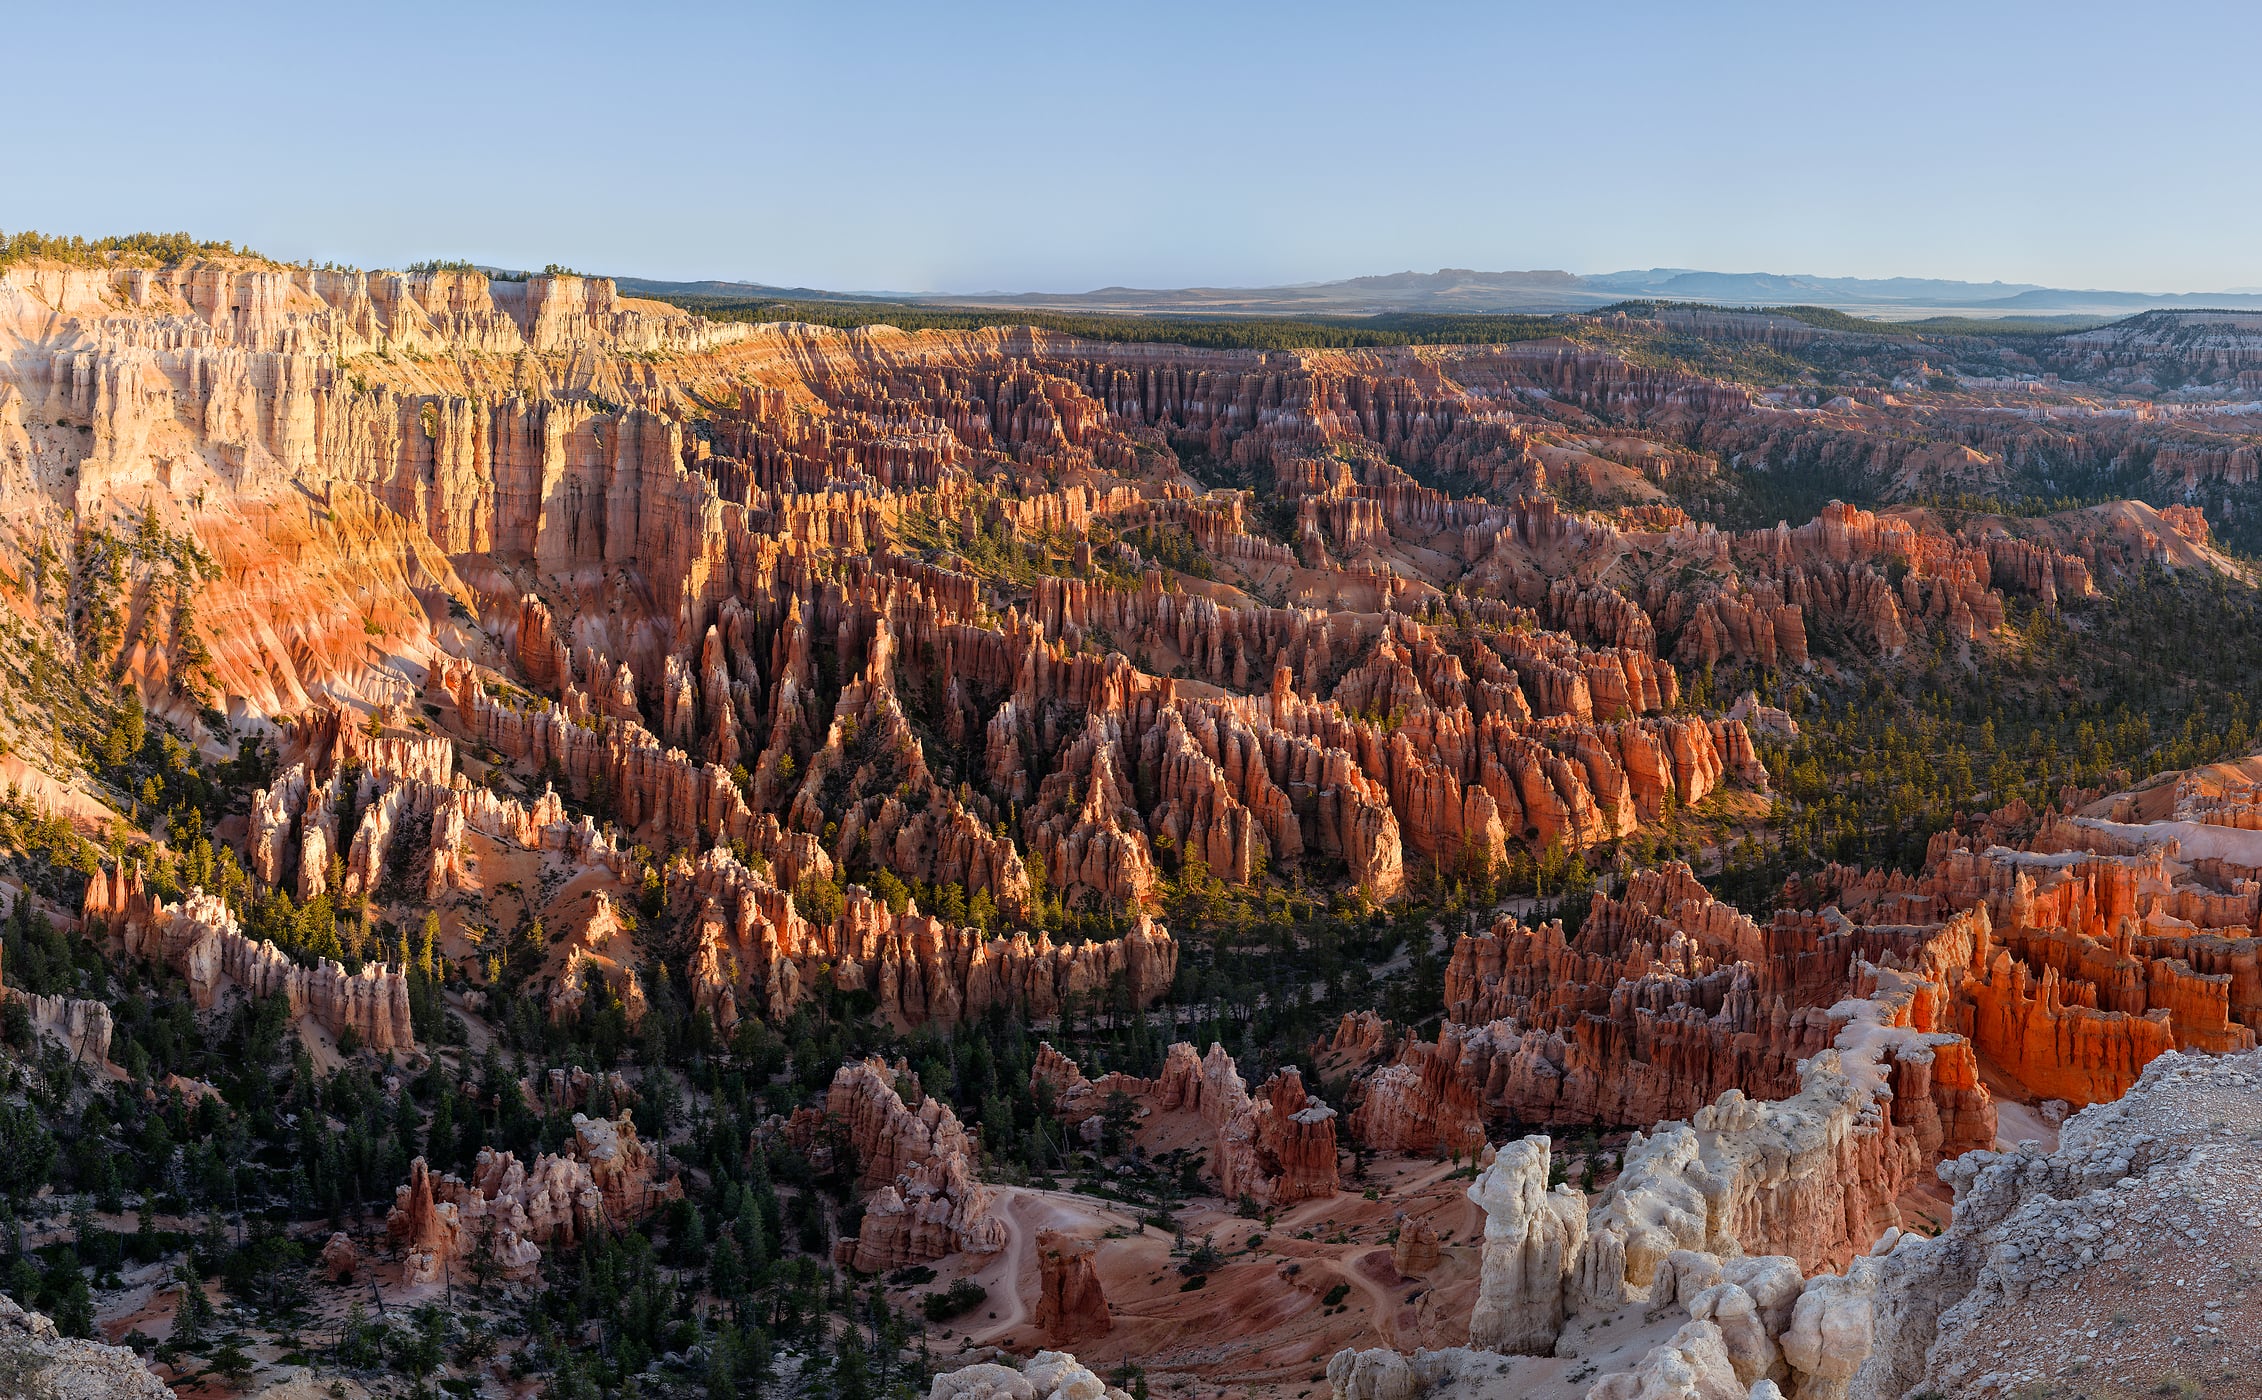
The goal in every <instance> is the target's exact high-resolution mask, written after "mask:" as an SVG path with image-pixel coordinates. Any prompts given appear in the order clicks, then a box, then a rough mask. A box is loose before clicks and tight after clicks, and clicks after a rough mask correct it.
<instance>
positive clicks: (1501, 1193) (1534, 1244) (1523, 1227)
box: [1469, 1136, 1587, 1356]
mask: <svg viewBox="0 0 2262 1400" xmlns="http://www.w3.org/2000/svg"><path fill="white" fill-rule="evenodd" d="M1547 1166H1548V1142H1547V1139H1546V1138H1544V1137H1537V1136H1534V1137H1527V1138H1524V1139H1522V1140H1521V1141H1518V1142H1511V1143H1508V1144H1507V1145H1505V1146H1503V1147H1502V1148H1501V1149H1500V1151H1499V1153H1498V1154H1497V1155H1496V1156H1495V1157H1494V1158H1493V1160H1492V1164H1491V1165H1490V1166H1488V1167H1486V1168H1485V1169H1484V1171H1483V1173H1481V1174H1480V1175H1479V1176H1478V1177H1477V1179H1476V1181H1475V1182H1474V1183H1473V1184H1472V1185H1471V1186H1470V1187H1469V1199H1470V1200H1472V1201H1474V1202H1476V1204H1477V1205H1478V1206H1479V1207H1481V1208H1482V1209H1483V1210H1484V1216H1485V1224H1484V1256H1483V1262H1484V1272H1483V1279H1482V1283H1481V1284H1480V1285H1479V1288H1478V1291H1477V1301H1476V1308H1475V1311H1474V1312H1472V1313H1471V1314H1470V1316H1469V1344H1470V1345H1471V1346H1475V1347H1482V1348H1484V1349H1485V1350H1488V1351H1505V1352H1527V1353H1531V1354H1533V1355H1541V1356H1544V1355H1546V1354H1547V1353H1549V1352H1551V1351H1553V1350H1554V1348H1555V1339H1556V1337H1557V1335H1558V1334H1560V1333H1561V1332H1562V1330H1563V1309H1564V1294H1565V1287H1566V1284H1567V1283H1568V1282H1569V1280H1570V1278H1571V1274H1572V1271H1573V1269H1575V1268H1576V1267H1578V1264H1579V1261H1580V1248H1581V1246H1582V1245H1583V1244H1584V1243H1585V1241H1586V1224H1587V1220H1586V1214H1587V1207H1586V1200H1585V1198H1584V1197H1583V1196H1581V1195H1580V1194H1579V1193H1578V1192H1577V1191H1576V1190H1574V1189H1573V1188H1571V1187H1569V1186H1558V1187H1556V1188H1555V1189H1554V1190H1552V1191H1550V1190H1549V1189H1548V1186H1547Z"/></svg>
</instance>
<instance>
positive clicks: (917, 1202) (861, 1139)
mask: <svg viewBox="0 0 2262 1400" xmlns="http://www.w3.org/2000/svg"><path fill="white" fill-rule="evenodd" d="M899 1085H900V1086H901V1088H900V1089H899V1087H898V1086H899ZM905 1092H908V1093H909V1094H910V1095H911V1097H912V1098H913V1099H914V1100H916V1101H917V1103H918V1107H917V1108H912V1107H910V1106H909V1105H907V1104H906V1103H905V1101H904V1098H903V1094H904V1093H905ZM825 1112H826V1114H827V1116H828V1117H830V1118H831V1119H832V1120H833V1121H835V1122H837V1123H839V1124H841V1125H842V1128H843V1130H844V1132H845V1133H846V1136H847V1139H848V1142H849V1145H850V1147H851V1148H852V1150H853V1151H854V1153H855V1159H856V1163H857V1167H858V1173H857V1180H858V1182H859V1184H861V1185H863V1186H865V1187H867V1188H875V1189H872V1194H871V1196H870V1197H868V1198H867V1199H866V1201H865V1204H864V1223H863V1226H862V1229H861V1230H860V1231H859V1233H858V1235H857V1237H856V1238H854V1239H844V1240H841V1241H840V1242H839V1243H838V1245H837V1246H836V1257H837V1261H838V1262H839V1263H841V1264H842V1265H844V1266H846V1267H848V1268H853V1269H856V1270H858V1271H859V1272H862V1273H881V1272H884V1271H886V1270H890V1269H899V1268H902V1267H904V1266H906V1265H909V1264H919V1263H924V1262H926V1261H928V1260H933V1259H940V1258H942V1257H944V1256H945V1255H949V1254H956V1253H960V1252H963V1251H973V1252H976V1253H983V1254H987V1253H993V1252H995V1251H997V1250H999V1249H1002V1248H1004V1247H1005V1242H1006V1230H1005V1222H1004V1221H1003V1220H1001V1219H999V1218H997V1217H995V1216H993V1215H991V1214H990V1207H991V1205H992V1204H993V1203H994V1202H995V1200H996V1197H997V1193H996V1192H995V1191H993V1190H991V1189H990V1188H989V1187H986V1186H984V1185H982V1184H981V1182H980V1181H979V1180H978V1179H976V1177H975V1175H974V1165H973V1164H974V1155H975V1153H974V1145H973V1141H972V1139H971V1138H969V1137H968V1136H967V1133H966V1130H965V1128H964V1127H963V1126H961V1125H960V1123H959V1121H958V1115H957V1114H955V1113H953V1112H951V1110H950V1106H949V1105H948V1104H945V1103H943V1102H942V1101H941V1100H940V1099H935V1098H929V1097H927V1096H925V1095H923V1094H921V1093H920V1092H919V1080H918V1077H917V1076H916V1075H914V1074H912V1073H911V1070H910V1067H909V1066H908V1065H906V1064H904V1063H903V1062H901V1061H898V1062H897V1063H896V1065H895V1066H894V1067H893V1068H890V1066H889V1065H888V1064H887V1062H886V1061H884V1060H881V1059H879V1058H877V1057H874V1058H872V1059H868V1060H854V1061H850V1062H849V1063H848V1064H845V1065H842V1066H841V1067H840V1069H839V1071H838V1072H837V1073H835V1074H834V1075H833V1082H832V1088H831V1089H830V1090H829V1091H828V1092H827V1093H826V1096H825Z"/></svg>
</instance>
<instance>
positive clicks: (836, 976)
mask: <svg viewBox="0 0 2262 1400" xmlns="http://www.w3.org/2000/svg"><path fill="white" fill-rule="evenodd" d="M669 890H670V903H671V904H672V905H677V906H679V907H682V908H685V909H686V910H690V911H696V912H695V914H694V915H693V917H694V918H695V919H696V923H695V925H694V926H695V927H696V928H697V929H698V936H699V942H698V944H697V948H696V951H695V953H694V973H695V988H696V996H697V998H698V1004H699V1005H701V1006H702V1007H703V1008H706V1009H708V1010H709V1011H710V1013H711V1014H712V1013H713V1012H714V1010H715V1009H716V1008H719V1007H721V1006H722V1005H723V1003H724V997H725V994H726V993H727V994H728V997H729V1014H730V1015H731V1016H733V1017H735V1016H737V1015H743V1014H745V1013H746V1012H747V1011H748V1010H750V1009H759V1010H760V1011H761V1012H762V1013H763V1014H764V1015H765V1016H766V1017H767V1018H769V1019H772V1020H783V1019H784V1018H785V1016H786V1015H787V1014H788V1013H789V1012H791V1010H792V1009H793V1007H794V1006H796V1005H798V1004H799V1003H800V1001H801V999H802V998H803V997H804V996H806V995H808V993H809V991H810V990H812V989H813V988H814V987H815V985H816V980H817V977H818V975H819V973H820V972H821V971H822V972H824V973H827V974H829V975H830V977H831V978H832V982H833V985H834V986H836V987H839V988H841V989H843V990H850V991H854V990H865V991H870V992H872V993H873V994H874V995H875V996H876V998H877V1000H878V1003H879V1010H880V1013H881V1014H882V1015H883V1016H885V1017H886V1018H888V1019H889V1020H891V1021H893V1022H894V1023H895V1024H897V1025H899V1026H903V1027H911V1026H920V1025H929V1024H936V1025H945V1026H951V1025H959V1024H963V1023H965V1022H967V1021H971V1020H974V1019H976V1018H977V1017H979V1016H981V1015H982V1014H983V1013H985V1012H987V1011H988V1010H989V1009H990V1008H991V1007H993V1006H1001V1005H1002V1006H1008V1007H1014V1008H1017V1009H1018V1010H1019V1011H1020V1012H1021V1014H1023V1015H1026V1016H1028V1017H1030V1018H1031V1019H1038V1018H1046V1017H1051V1016H1054V1015H1057V1014H1059V1011H1060V1007H1061V1005H1062V1002H1063V999H1064V998H1067V997H1070V996H1076V997H1082V998H1084V999H1086V1001H1087V1003H1089V1002H1090V1001H1091V1000H1093V999H1095V998H1099V997H1103V996H1111V995H1115V994H1116V991H1115V989H1116V988H1118V987H1119V988H1120V992H1121V994H1122V995H1125V996H1128V997H1129V998H1131V1001H1132V1004H1133V1005H1135V1006H1138V1007H1142V1008H1143V1007H1146V1006H1149V1005H1151V1004H1153V1003H1154V1002H1155V1001H1156V1000H1158V999H1159V998H1160V997H1161V996H1162V995H1163V994H1164V993H1165V992H1167V991H1168V990H1169V989H1170V985H1171V982H1172V980H1173V979H1174V978H1175V977H1176V976H1177V971H1178V945H1177V943H1176V942H1175V941H1174V940H1173V939H1172V938H1171V936H1170V934H1169V932H1168V931H1167V930H1165V929H1164V928H1163V927H1162V926H1161V925H1160V924H1159V923H1156V922H1155V921H1154V920H1153V919H1151V918H1148V917H1146V916H1143V915H1142V916H1140V917H1138V918H1136V919H1134V920H1132V921H1131V925H1130V927H1129V928H1128V929H1126V930H1125V932H1124V933H1123V934H1122V935H1121V936H1120V937H1118V938H1114V939H1107V940H1102V941H1096V942H1089V943H1079V944H1073V945H1064V944H1055V943H1054V942H1053V941H1052V940H1051V938H1050V936H1049V935H1047V934H1045V933H1044V932H1042V931H1040V932H1039V933H1038V934H1037V935H1036V936H1035V937H1034V938H1032V937H1030V936H1029V935H1028V934H1026V933H1019V932H1017V933H1014V934H1012V935H1009V936H997V937H990V936H986V935H984V934H983V933H982V932H981V931H980V930H979V929H974V928H965V927H958V926H954V925H952V924H950V923H948V922H946V921H944V920H942V919H939V918H936V917H934V916H932V915H930V914H925V913H922V912H920V911H919V910H918V908H917V907H916V906H913V907H909V908H906V909H904V910H902V911H900V912H898V911H893V910H890V909H889V908H888V906H887V905H885V904H884V903H882V902H881V901H880V900H879V899H877V898H875V897H873V896H872V895H871V894H870V893H869V892H868V891H866V890H865V889H864V888H863V887H861V886H851V887H850V889H849V891H848V897H847V899H846V901H845V902H844V904H843V907H842V909H841V912H840V914H839V916H838V917H836V918H835V919H833V920H832V921H831V922H830V923H816V922H812V921H810V920H809V919H807V918H805V917H803V915H802V913H801V911H800V909H799V907H798V906H797V905H796V904H795V902H794V900H793V897H792V896H791V895H790V894H788V893H787V892H785V891H783V890H780V889H779V888H778V887H777V886H776V885H774V884H772V883H771V882H770V881H769V880H768V879H767V878H765V877H764V876H762V875H761V874H759V873H758V872H756V871H753V870H750V869H748V868H747V867H745V866H743V865H741V864H740V863H739V862H738V861H737V860H736V859H735V858H733V857H732V855H731V854H730V853H729V852H728V851H725V850H721V849H716V850H711V851H709V852H708V853H707V854H706V855H704V856H702V857H700V858H699V860H698V861H697V862H696V863H694V864H692V865H690V866H689V867H688V868H687V869H685V870H684V871H683V872H682V873H681V874H679V875H671V879H670V884H669Z"/></svg>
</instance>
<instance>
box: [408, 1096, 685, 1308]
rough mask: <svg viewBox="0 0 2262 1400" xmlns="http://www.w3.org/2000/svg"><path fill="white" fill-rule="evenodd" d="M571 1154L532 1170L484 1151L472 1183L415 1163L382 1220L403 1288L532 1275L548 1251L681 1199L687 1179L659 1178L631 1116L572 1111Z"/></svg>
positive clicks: (541, 1160)
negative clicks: (465, 1277) (462, 1277)
mask: <svg viewBox="0 0 2262 1400" xmlns="http://www.w3.org/2000/svg"><path fill="white" fill-rule="evenodd" d="M566 1150H567V1155H565V1156H562V1157H561V1156H555V1155H552V1154H549V1153H544V1154H543V1155H542V1156H541V1157H540V1158H538V1159H536V1161H535V1162H534V1164H533V1165H532V1167H528V1166H526V1165H524V1164H522V1163H520V1162H519V1160H518V1159H517V1157H516V1156H514V1155H513V1154H511V1153H508V1152H496V1151H495V1150H494V1149H493V1148H486V1147H483V1148H481V1149H480V1150H479V1156H478V1159H477V1161H476V1162H475V1163H474V1165H473V1168H472V1175H471V1180H469V1181H464V1180H462V1179H461V1178H459V1177H456V1176H453V1175H448V1176H435V1175H434V1174H433V1173H432V1171H431V1169H430V1168H429V1167H427V1166H426V1165H425V1161H424V1159H423V1158H422V1157H419V1158H417V1159H416V1160H415V1161H414V1162H412V1163H410V1164H409V1178H408V1182H407V1184H405V1185H403V1186H401V1187H400V1188H398V1189H397V1190H396V1191H395V1192H394V1193H393V1208H392V1210H391V1211H390V1212H389V1213H388V1214H387V1216H386V1218H385V1229H386V1233H387V1234H389V1235H390V1236H391V1237H392V1239H393V1242H394V1244H395V1246H396V1247H397V1248H399V1249H400V1251H401V1255H402V1260H403V1263H402V1266H401V1277H402V1282H404V1283H407V1284H411V1285H414V1284H420V1283H436V1282H441V1281H443V1280H444V1279H445V1278H447V1277H449V1276H450V1274H451V1273H454V1274H469V1275H472V1276H477V1275H480V1274H483V1273H491V1274H493V1275H494V1276H497V1277H501V1278H509V1279H524V1278H530V1277H532V1276H533V1274H534V1271H535V1269H536V1268H537V1267H538V1266H539V1265H540V1263H541V1258H542V1247H543V1246H545V1245H565V1244H572V1243H574V1242H575V1241H577V1240H581V1239H585V1238H588V1237H589V1236H590V1235H592V1234H595V1233H598V1232H601V1231H605V1230H609V1229H613V1228H615V1227H617V1226H622V1225H627V1224H632V1223H634V1222H636V1221H639V1220H642V1219H644V1218H645V1217H646V1216H648V1215H650V1214H651V1213H652V1212H653V1211H655V1210H657V1209H659V1208H660V1207H661V1206H663V1205H665V1204H667V1203H668V1202H670V1201H675V1200H680V1199H682V1197H683V1188H682V1186H681V1184H680V1183H678V1182H677V1181H675V1180H674V1179H673V1178H672V1177H670V1178H668V1179H667V1180H664V1181H663V1180H660V1179H659V1170H658V1163H657V1161H656V1160H655V1159H654V1157H653V1154H652V1151H651V1149H650V1148H649V1147H647V1146H646V1145H645V1144H644V1143H643V1142H642V1141H641V1140H640V1139H639V1138H638V1137H637V1135H636V1124H635V1122H634V1121H633V1120H632V1119H631V1117H630V1115H629V1114H628V1113H626V1112H624V1113H622V1114H621V1116H620V1117H619V1118H617V1119H604V1118H595V1119H593V1118H589V1117H587V1116H585V1115H583V1114H579V1113H577V1114H575V1115H574V1116H573V1138H572V1140H571V1141H570V1142H568V1143H567V1145H566Z"/></svg>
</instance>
